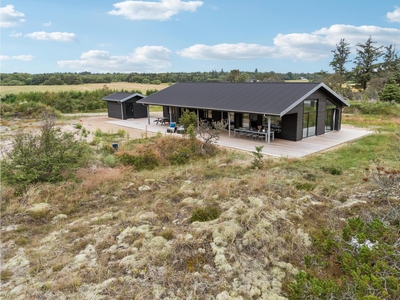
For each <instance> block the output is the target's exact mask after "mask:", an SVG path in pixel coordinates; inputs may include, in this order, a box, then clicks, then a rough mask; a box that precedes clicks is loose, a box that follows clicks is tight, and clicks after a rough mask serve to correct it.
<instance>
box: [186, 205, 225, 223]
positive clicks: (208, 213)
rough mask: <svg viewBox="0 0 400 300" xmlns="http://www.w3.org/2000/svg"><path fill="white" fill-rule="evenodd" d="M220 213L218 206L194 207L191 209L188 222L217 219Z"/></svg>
mask: <svg viewBox="0 0 400 300" xmlns="http://www.w3.org/2000/svg"><path fill="white" fill-rule="evenodd" d="M220 215H221V209H220V208H219V207H218V206H206V207H203V208H196V209H194V210H193V211H192V216H191V217H190V222H196V221H197V222H208V221H212V220H215V219H218V218H219V216H220Z"/></svg>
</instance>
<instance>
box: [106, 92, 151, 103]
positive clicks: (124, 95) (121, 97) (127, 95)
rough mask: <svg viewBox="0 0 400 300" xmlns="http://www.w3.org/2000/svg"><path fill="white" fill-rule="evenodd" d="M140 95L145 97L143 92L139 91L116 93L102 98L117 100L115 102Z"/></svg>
mask: <svg viewBox="0 0 400 300" xmlns="http://www.w3.org/2000/svg"><path fill="white" fill-rule="evenodd" d="M136 96H139V97H140V98H145V96H143V95H142V94H139V93H133V94H132V93H119V92H118V93H114V94H111V95H108V96H105V97H104V98H102V99H101V100H105V101H115V102H124V101H126V100H129V99H132V98H133V97H136Z"/></svg>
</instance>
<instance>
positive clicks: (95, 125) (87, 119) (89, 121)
mask: <svg viewBox="0 0 400 300" xmlns="http://www.w3.org/2000/svg"><path fill="white" fill-rule="evenodd" d="M112 120H115V119H112V118H109V117H107V115H100V116H78V117H77V118H74V119H71V120H69V121H68V123H67V124H66V125H64V126H63V128H64V129H69V128H70V127H71V128H74V126H75V124H77V123H81V124H82V126H83V127H84V128H85V129H86V130H88V131H90V132H91V133H94V132H95V131H96V130H97V129H100V130H101V131H102V132H108V133H116V132H117V131H118V130H121V129H122V130H124V131H125V132H127V133H128V134H129V137H130V138H132V139H135V138H141V137H142V135H143V131H142V130H138V129H134V128H129V127H121V126H119V125H114V124H110V123H107V121H112Z"/></svg>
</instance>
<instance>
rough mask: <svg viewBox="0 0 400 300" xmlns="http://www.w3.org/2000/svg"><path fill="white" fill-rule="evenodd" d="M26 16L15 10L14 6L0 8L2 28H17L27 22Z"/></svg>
mask: <svg viewBox="0 0 400 300" xmlns="http://www.w3.org/2000/svg"><path fill="white" fill-rule="evenodd" d="M24 16H25V15H24V13H22V12H19V11H16V10H14V5H6V6H4V7H0V27H16V26H18V25H19V24H20V23H24V22H25V19H24V18H23V17H24Z"/></svg>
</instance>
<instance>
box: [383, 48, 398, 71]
mask: <svg viewBox="0 0 400 300" xmlns="http://www.w3.org/2000/svg"><path fill="white" fill-rule="evenodd" d="M385 50H386V52H385V53H384V54H383V63H382V64H381V66H380V69H381V71H384V72H385V71H389V72H396V71H400V58H399V56H398V54H397V51H396V47H395V46H393V45H390V46H387V47H385Z"/></svg>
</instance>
